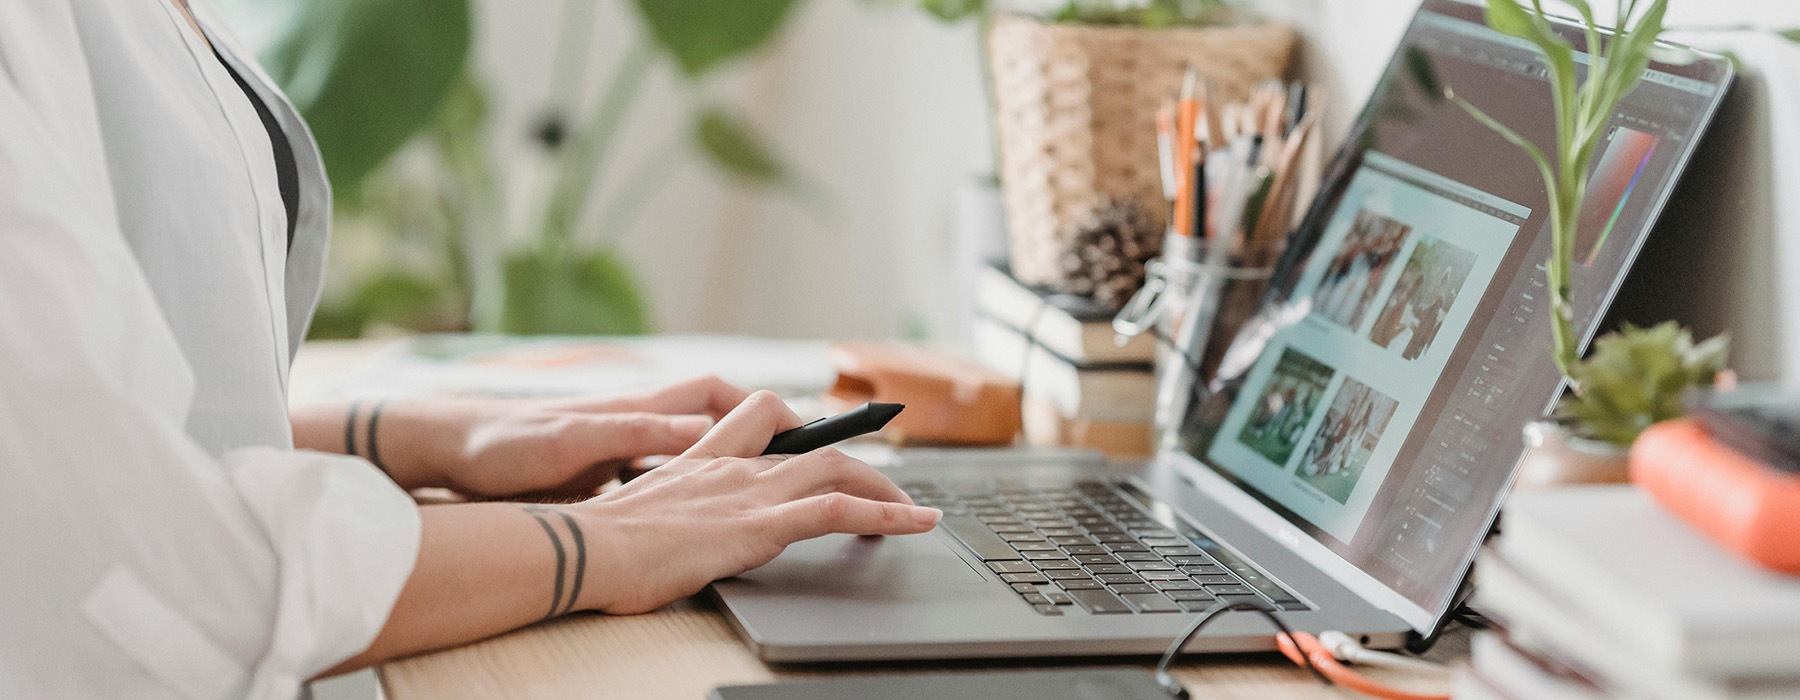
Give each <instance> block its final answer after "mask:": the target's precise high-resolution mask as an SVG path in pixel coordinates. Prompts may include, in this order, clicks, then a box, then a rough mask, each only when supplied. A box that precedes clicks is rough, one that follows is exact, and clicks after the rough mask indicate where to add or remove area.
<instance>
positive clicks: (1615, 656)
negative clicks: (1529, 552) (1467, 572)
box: [1474, 552, 1800, 700]
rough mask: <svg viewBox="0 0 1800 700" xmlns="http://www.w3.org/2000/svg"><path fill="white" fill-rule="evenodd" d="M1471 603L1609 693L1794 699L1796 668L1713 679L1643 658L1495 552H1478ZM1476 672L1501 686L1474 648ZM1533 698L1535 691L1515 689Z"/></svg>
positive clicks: (1666, 699) (1695, 699) (1678, 698)
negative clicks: (1524, 691) (1485, 667)
mask: <svg viewBox="0 0 1800 700" xmlns="http://www.w3.org/2000/svg"><path fill="white" fill-rule="evenodd" d="M1477 566H1478V569H1477V572H1478V578H1477V586H1478V588H1477V592H1476V601H1475V603H1476V605H1477V606H1478V607H1479V608H1480V609H1481V610H1483V611H1484V612H1486V613H1487V614H1489V615H1490V616H1491V617H1492V618H1493V619H1494V620H1496V621H1497V622H1498V623H1499V624H1500V625H1501V626H1503V627H1504V628H1505V629H1506V632H1507V636H1508V638H1509V640H1511V641H1512V642H1513V643H1514V644H1515V645H1517V646H1518V647H1521V648H1525V649H1530V650H1533V651H1534V652H1535V655H1536V656H1539V657H1541V658H1549V659H1555V660H1556V662H1557V663H1558V665H1561V666H1564V667H1568V668H1575V669H1577V670H1578V674H1579V675H1580V676H1581V677H1582V678H1585V679H1588V680H1590V681H1591V682H1593V683H1596V684H1598V685H1599V686H1601V687H1602V688H1604V689H1605V691H1606V694H1605V695H1603V696H1602V697H1607V696H1618V697H1631V698H1649V699H1654V700H1796V699H1800V676H1795V675H1792V674H1794V673H1800V671H1785V672H1784V671H1779V670H1774V671H1768V672H1767V673H1769V674H1772V675H1756V676H1730V675H1726V676H1719V675H1702V674H1696V673H1692V672H1687V671H1684V670H1683V669H1682V668H1680V667H1678V666H1676V665H1673V664H1669V663H1667V662H1664V661H1662V660H1659V659H1656V658H1653V657H1648V656H1645V655H1644V653H1643V652H1642V651H1641V650H1639V649H1638V648H1637V647H1636V645H1634V644H1633V640H1630V639H1626V638H1620V637H1617V636H1616V635H1614V634H1613V633H1611V632H1608V631H1607V630H1606V629H1604V628H1602V627H1601V626H1599V625H1596V624H1594V623H1593V622H1592V621H1591V620H1590V618H1589V616H1588V615H1587V614H1586V613H1585V612H1584V611H1582V610H1579V609H1576V608H1574V607H1572V606H1570V605H1569V604H1568V602H1567V601H1563V600H1558V599H1556V598H1555V597H1554V596H1555V594H1554V593H1551V592H1549V591H1547V590H1546V587H1545V586H1544V585H1542V584H1541V583H1539V582H1537V581H1535V580H1526V579H1525V578H1524V577H1523V576H1522V575H1520V573H1519V569H1518V567H1517V566H1515V565H1514V564H1512V563H1511V562H1509V561H1508V560H1505V559H1502V558H1500V557H1499V556H1498V555H1497V554H1496V553H1493V552H1484V553H1483V554H1482V557H1481V559H1480V560H1479V563H1478V565H1477ZM1474 653H1475V655H1476V663H1475V666H1476V669H1477V673H1478V675H1481V676H1482V678H1483V679H1484V680H1486V681H1488V682H1489V683H1490V684H1493V685H1496V686H1506V685H1507V683H1506V681H1505V679H1504V677H1503V674H1497V673H1495V672H1493V671H1487V672H1482V671H1481V669H1482V668H1483V663H1482V661H1481V660H1480V657H1481V655H1482V653H1483V652H1482V650H1481V648H1480V647H1476V648H1475V649H1474ZM1518 697H1520V698H1521V700H1523V699H1524V698H1536V697H1540V696H1538V695H1532V694H1518Z"/></svg>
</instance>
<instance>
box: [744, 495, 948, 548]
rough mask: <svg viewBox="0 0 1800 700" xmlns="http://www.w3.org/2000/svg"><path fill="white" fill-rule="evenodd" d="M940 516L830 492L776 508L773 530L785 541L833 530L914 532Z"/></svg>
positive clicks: (931, 511)
mask: <svg viewBox="0 0 1800 700" xmlns="http://www.w3.org/2000/svg"><path fill="white" fill-rule="evenodd" d="M941 517H943V513H942V512H941V511H939V510H938V509H936V508H926V507H924V506H912V505H905V504H901V503H889V502H885V501H871V500H869V499H866V498H857V497H855V496H851V495H848V494H843V493H827V494H823V495H819V496H812V497H809V498H802V499H800V500H798V501H791V502H789V503H786V504H783V505H780V506H777V507H775V508H774V509H773V511H772V513H771V521H770V529H771V534H772V535H773V536H774V537H776V538H777V539H778V540H779V541H781V542H782V543H784V544H786V543H792V542H799V541H801V540H810V539H812V538H814V537H823V536H825V535H830V534H834V533H844V534H849V535H913V534H918V533H921V532H927V531H930V530H931V528H933V527H935V526H936V525H937V522H938V519H939V518H941Z"/></svg>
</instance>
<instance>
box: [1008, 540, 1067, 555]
mask: <svg viewBox="0 0 1800 700" xmlns="http://www.w3.org/2000/svg"><path fill="white" fill-rule="evenodd" d="M1043 539H1044V538H1042V537H1039V538H1038V540H1039V541H1037V542H1014V543H1012V548H1013V549H1016V550H1019V551H1021V552H1048V551H1052V550H1054V549H1056V545H1053V544H1050V543H1049V542H1044V541H1042V540H1043Z"/></svg>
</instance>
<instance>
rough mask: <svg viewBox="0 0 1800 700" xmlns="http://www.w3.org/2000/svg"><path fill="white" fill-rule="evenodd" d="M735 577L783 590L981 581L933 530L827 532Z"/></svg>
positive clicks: (914, 585) (790, 547)
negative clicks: (860, 533) (884, 534)
mask: <svg viewBox="0 0 1800 700" xmlns="http://www.w3.org/2000/svg"><path fill="white" fill-rule="evenodd" d="M738 578H739V579H740V580H744V581H750V582H755V583H757V584H765V585H772V586H780V587H783V588H790V587H791V588H847V587H855V588H863V587H882V588H888V587H896V586H898V587H917V586H925V585H943V584H965V585H966V584H970V583H981V582H983V581H985V580H986V579H984V578H983V577H982V576H981V574H980V573H977V572H976V571H975V569H974V568H973V567H971V566H969V564H968V562H965V561H963V558H962V557H960V556H957V555H956V552H954V551H952V550H951V549H950V544H949V543H948V542H945V541H944V538H943V537H942V536H940V535H938V534H937V533H925V534H920V535H902V536H898V537H857V536H855V535H827V536H825V537H819V538H816V539H810V540H807V541H805V542H796V543H794V544H792V545H789V546H788V548H787V551H785V552H782V554H781V556H779V557H776V558H775V561H772V562H769V563H768V564H766V565H764V566H763V567H762V568H759V569H756V570H753V571H750V572H748V573H745V574H743V575H742V576H739V577H738Z"/></svg>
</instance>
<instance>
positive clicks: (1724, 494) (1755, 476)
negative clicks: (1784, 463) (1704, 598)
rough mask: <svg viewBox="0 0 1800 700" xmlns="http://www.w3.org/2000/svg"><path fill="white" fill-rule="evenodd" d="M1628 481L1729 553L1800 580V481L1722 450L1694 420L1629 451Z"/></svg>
mask: <svg viewBox="0 0 1800 700" xmlns="http://www.w3.org/2000/svg"><path fill="white" fill-rule="evenodd" d="M1631 480H1632V482H1634V483H1636V484H1637V485H1639V486H1641V487H1643V489H1644V490H1645V491H1648V492H1649V493H1650V495H1651V497H1653V498H1655V499H1656V500H1657V502H1659V503H1661V504H1662V505H1663V507H1664V508H1668V509H1669V510H1670V511H1671V512H1673V513H1675V515H1676V516H1677V517H1680V518H1681V519H1682V520H1684V521H1686V522H1687V523H1688V524H1689V525H1692V526H1694V527H1695V528H1697V529H1699V530H1700V531H1701V532H1703V533H1706V535H1707V536H1709V537H1711V538H1712V539H1713V541H1715V542H1718V543H1719V544H1721V545H1724V546H1725V547H1726V548H1727V549H1730V550H1731V551H1734V552H1737V553H1738V554H1739V555H1741V556H1743V557H1745V558H1747V559H1750V560H1751V561H1754V562H1756V563H1758V564H1761V565H1762V566H1764V567H1767V568H1769V569H1773V570H1775V571H1781V572H1784V573H1789V574H1800V475H1795V474H1791V473H1786V472H1782V471H1780V470H1777V469H1775V468H1773V467H1769V466H1765V465H1763V464H1762V463H1760V462H1758V461H1756V460H1755V459H1752V458H1750V457H1746V456H1744V455H1743V454H1740V453H1739V452H1737V451H1736V450H1733V449H1731V448H1730V447H1726V446H1725V445H1722V444H1719V443H1718V442H1717V441H1715V440H1713V438H1712V436H1711V435H1708V434H1707V432H1706V429H1705V428H1704V427H1702V426H1701V425H1700V424H1698V423H1696V422H1694V421H1692V420H1672V421H1666V422H1663V423H1658V424H1656V425H1653V426H1651V427H1650V429H1648V430H1645V431H1644V434H1643V435H1641V436H1639V437H1638V439H1637V442H1636V443H1634V444H1632V446H1631Z"/></svg>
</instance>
